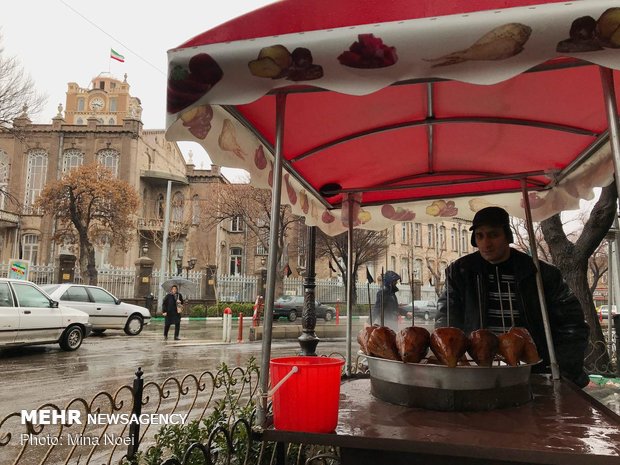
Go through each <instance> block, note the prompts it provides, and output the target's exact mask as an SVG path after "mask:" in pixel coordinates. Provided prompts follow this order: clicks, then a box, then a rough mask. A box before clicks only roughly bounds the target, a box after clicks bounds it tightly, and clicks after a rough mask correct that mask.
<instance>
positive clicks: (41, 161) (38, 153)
mask: <svg viewBox="0 0 620 465" xmlns="http://www.w3.org/2000/svg"><path fill="white" fill-rule="evenodd" d="M46 177H47V152H46V151H45V150H43V149H33V150H30V151H28V168H27V171H26V192H25V197H24V208H25V209H26V211H27V212H32V206H33V205H34V202H35V201H36V200H37V198H38V197H39V195H40V194H41V191H42V190H43V187H44V186H45V178H46Z"/></svg>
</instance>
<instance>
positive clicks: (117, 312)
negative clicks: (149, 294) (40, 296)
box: [42, 283, 151, 336]
mask: <svg viewBox="0 0 620 465" xmlns="http://www.w3.org/2000/svg"><path fill="white" fill-rule="evenodd" d="M42 288H43V289H44V290H45V291H46V292H47V293H48V294H49V295H50V296H52V298H54V299H56V300H59V301H60V302H62V303H64V304H66V305H70V306H71V307H73V308H77V309H78V310H82V311H83V312H86V313H88V315H89V316H90V322H91V324H92V325H93V334H102V333H103V332H104V331H105V330H106V329H122V330H124V331H125V334H128V335H129V336H136V335H138V334H140V332H141V331H142V328H144V326H145V325H148V324H149V323H150V321H151V314H150V313H149V311H148V310H147V309H146V308H144V307H139V306H137V305H132V304H128V303H126V302H121V300H120V299H117V298H116V297H114V296H113V295H112V294H110V293H109V292H108V291H106V290H105V289H103V288H102V287H97V286H87V285H85V284H71V283H66V284H46V285H44V286H42Z"/></svg>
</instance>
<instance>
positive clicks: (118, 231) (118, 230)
mask: <svg viewBox="0 0 620 465" xmlns="http://www.w3.org/2000/svg"><path fill="white" fill-rule="evenodd" d="M35 206H36V207H37V208H41V210H42V211H43V212H44V213H47V214H50V215H56V218H57V219H58V222H59V227H58V228H57V229H56V232H55V234H54V236H53V239H54V240H56V241H58V242H59V243H63V244H77V246H78V247H79V262H80V270H81V272H82V276H83V278H84V281H86V282H88V283H89V284H95V285H96V284H97V268H96V266H95V245H97V244H102V243H103V242H104V241H105V242H107V243H109V244H110V245H111V246H112V245H113V246H116V247H118V248H120V249H121V250H127V249H128V248H129V244H130V241H131V239H132V237H134V236H133V232H134V230H135V229H134V228H135V223H134V221H135V220H134V214H135V212H136V209H137V207H138V193H137V192H136V190H135V189H134V188H133V187H132V186H131V185H130V184H129V183H127V182H126V181H123V180H121V179H118V178H116V176H114V175H113V174H112V172H111V171H110V170H108V169H107V168H105V167H103V166H101V165H99V164H97V163H93V164H89V165H84V166H80V167H79V168H75V169H73V170H71V171H70V172H69V173H67V174H65V175H64V176H63V177H62V179H59V180H58V181H54V182H52V183H49V184H47V186H45V189H43V192H42V193H41V196H40V197H39V199H38V200H37V202H36V204H35Z"/></svg>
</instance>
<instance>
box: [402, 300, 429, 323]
mask: <svg viewBox="0 0 620 465" xmlns="http://www.w3.org/2000/svg"><path fill="white" fill-rule="evenodd" d="M403 309H404V310H405V311H406V312H407V313H410V314H412V315H413V317H414V318H424V319H425V320H434V319H435V316H436V315H437V302H435V301H433V300H414V301H413V302H411V303H409V304H407V305H405V306H404V307H403Z"/></svg>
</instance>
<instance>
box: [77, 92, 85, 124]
mask: <svg viewBox="0 0 620 465" xmlns="http://www.w3.org/2000/svg"><path fill="white" fill-rule="evenodd" d="M77 111H84V99H83V98H79V99H78V101H77ZM78 124H82V123H78Z"/></svg>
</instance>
